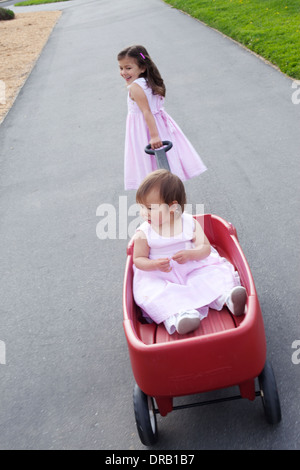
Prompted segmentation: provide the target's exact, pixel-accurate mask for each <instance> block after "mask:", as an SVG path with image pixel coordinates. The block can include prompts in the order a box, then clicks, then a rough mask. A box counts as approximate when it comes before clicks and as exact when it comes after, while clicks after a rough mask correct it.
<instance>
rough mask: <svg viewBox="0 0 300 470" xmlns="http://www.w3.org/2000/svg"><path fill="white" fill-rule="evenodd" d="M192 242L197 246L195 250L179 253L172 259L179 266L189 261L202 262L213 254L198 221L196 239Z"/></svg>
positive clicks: (196, 223)
mask: <svg viewBox="0 0 300 470" xmlns="http://www.w3.org/2000/svg"><path fill="white" fill-rule="evenodd" d="M192 241H193V242H194V245H195V247H194V248H191V249H190V250H181V251H178V252H177V253H175V255H174V256H173V257H172V259H173V260H174V261H176V262H177V263H179V264H184V263H186V262H187V261H192V260H194V261H199V260H202V259H204V258H207V257H208V256H209V255H210V253H211V246H210V243H209V241H208V238H207V237H206V235H205V233H204V232H203V230H202V227H201V225H200V224H199V222H197V221H196V220H195V232H194V238H193V240H192Z"/></svg>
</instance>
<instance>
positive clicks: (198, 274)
mask: <svg viewBox="0 0 300 470" xmlns="http://www.w3.org/2000/svg"><path fill="white" fill-rule="evenodd" d="M181 217H182V233H181V234H179V235H176V236H174V237H170V238H166V237H162V236H160V235H159V234H158V233H157V232H155V231H154V230H153V229H152V227H151V225H150V224H149V223H148V222H144V223H142V225H141V226H140V227H139V228H138V230H142V231H143V232H144V233H145V235H146V237H147V242H148V245H149V247H150V253H149V258H150V259H158V258H166V257H168V258H171V257H172V256H173V255H174V254H175V253H177V252H178V251H180V250H185V249H191V248H193V246H194V245H193V242H192V239H193V232H194V227H195V221H194V219H193V217H192V215H190V214H185V213H183V214H182V215H181ZM170 266H171V267H172V270H171V271H170V272H169V273H165V272H162V271H159V270H156V271H142V270H140V269H138V268H136V267H135V266H133V270H134V278H133V295H134V299H135V302H136V304H137V305H139V306H140V307H141V309H142V311H143V314H144V316H145V317H150V319H151V320H153V321H154V322H155V323H158V324H159V323H161V322H164V321H165V320H167V319H168V318H170V317H171V316H172V315H174V314H176V313H178V312H179V311H181V310H190V309H197V310H198V312H199V313H200V318H204V317H206V316H207V314H208V307H209V306H210V307H211V308H214V309H216V310H221V309H222V308H223V305H224V302H225V299H226V297H227V295H228V294H229V292H230V291H231V290H232V289H233V288H234V287H236V286H239V285H240V279H239V275H238V273H237V272H236V271H235V270H234V267H233V265H232V264H231V263H229V261H227V260H226V259H225V258H223V257H221V256H220V255H219V253H218V252H217V250H215V249H214V248H213V247H211V254H210V255H209V256H208V257H207V258H205V259H203V260H200V261H188V262H187V263H185V264H179V263H177V262H176V261H173V260H171V261H170Z"/></svg>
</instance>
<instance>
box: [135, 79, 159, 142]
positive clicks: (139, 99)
mask: <svg viewBox="0 0 300 470" xmlns="http://www.w3.org/2000/svg"><path fill="white" fill-rule="evenodd" d="M130 96H131V98H132V99H133V100H134V101H135V102H136V104H137V105H138V107H139V108H140V110H141V111H142V113H143V115H144V118H145V121H146V124H147V127H148V129H149V133H150V144H151V147H152V148H153V149H157V148H160V147H162V141H161V139H160V136H159V133H158V130H157V126H156V122H155V119H154V116H153V114H152V112H151V109H150V107H149V103H148V100H147V96H146V95H145V93H144V91H143V89H142V88H141V87H140V86H139V85H138V84H137V83H133V84H132V85H131V87H130Z"/></svg>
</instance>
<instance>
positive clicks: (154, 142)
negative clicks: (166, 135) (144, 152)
mask: <svg viewBox="0 0 300 470" xmlns="http://www.w3.org/2000/svg"><path fill="white" fill-rule="evenodd" d="M149 144H150V145H151V148H152V150H155V149H159V148H160V147H162V146H163V143H162V141H161V140H160V137H159V136H157V137H152V138H151V139H150V142H149Z"/></svg>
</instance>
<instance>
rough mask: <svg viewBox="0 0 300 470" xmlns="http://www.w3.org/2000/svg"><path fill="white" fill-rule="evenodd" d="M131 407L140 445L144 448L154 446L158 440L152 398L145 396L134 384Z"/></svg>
mask: <svg viewBox="0 0 300 470" xmlns="http://www.w3.org/2000/svg"><path fill="white" fill-rule="evenodd" d="M133 406H134V414H135V421H136V427H137V430H138V433H139V436H140V439H141V441H142V443H143V444H144V445H145V446H150V445H152V444H155V443H156V442H157V439H158V432H157V422H156V414H155V411H154V401H153V398H152V397H149V396H148V395H146V394H145V393H144V392H142V390H141V389H140V388H139V386H138V385H137V384H135V387H134V390H133Z"/></svg>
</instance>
